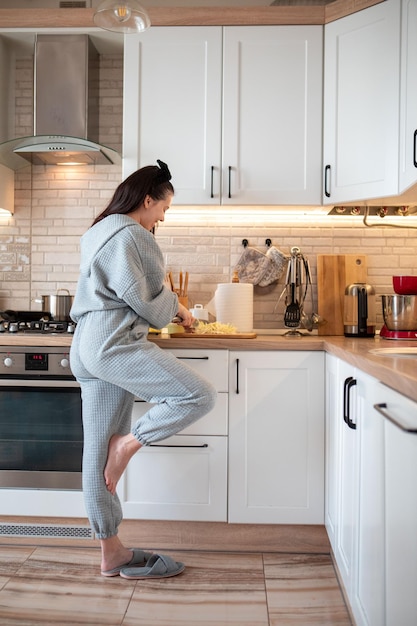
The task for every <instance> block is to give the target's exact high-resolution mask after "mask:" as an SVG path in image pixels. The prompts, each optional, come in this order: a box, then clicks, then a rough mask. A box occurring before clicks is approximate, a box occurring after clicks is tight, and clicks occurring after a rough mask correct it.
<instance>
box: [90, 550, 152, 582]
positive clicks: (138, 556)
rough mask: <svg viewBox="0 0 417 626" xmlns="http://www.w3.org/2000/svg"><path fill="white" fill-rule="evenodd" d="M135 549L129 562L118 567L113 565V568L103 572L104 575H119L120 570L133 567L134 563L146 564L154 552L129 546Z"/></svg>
mask: <svg viewBox="0 0 417 626" xmlns="http://www.w3.org/2000/svg"><path fill="white" fill-rule="evenodd" d="M129 549H130V550H132V551H133V556H132V558H131V559H130V561H129V563H123V564H122V565H119V566H118V567H113V569H108V570H105V571H104V572H103V571H102V572H101V575H102V576H118V575H119V574H120V571H121V570H122V568H124V567H133V566H134V565H142V566H143V565H146V564H147V563H148V561H149V559H150V558H151V556H152V552H145V551H144V550H140V549H139V548H129Z"/></svg>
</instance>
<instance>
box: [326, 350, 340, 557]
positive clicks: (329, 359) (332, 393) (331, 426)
mask: <svg viewBox="0 0 417 626" xmlns="http://www.w3.org/2000/svg"><path fill="white" fill-rule="evenodd" d="M338 363H339V360H338V359H337V358H336V357H335V356H333V355H331V354H326V463H325V468H326V481H325V485H326V494H325V525H326V530H327V534H328V536H329V540H330V543H331V545H332V548H333V550H335V549H336V537H337V529H338V525H339V517H338V504H339V476H340V466H339V461H340V452H339V439H340V438H339V431H340V428H341V424H340V419H339V418H340V416H341V414H342V405H341V400H340V397H341V392H340V389H339V368H338Z"/></svg>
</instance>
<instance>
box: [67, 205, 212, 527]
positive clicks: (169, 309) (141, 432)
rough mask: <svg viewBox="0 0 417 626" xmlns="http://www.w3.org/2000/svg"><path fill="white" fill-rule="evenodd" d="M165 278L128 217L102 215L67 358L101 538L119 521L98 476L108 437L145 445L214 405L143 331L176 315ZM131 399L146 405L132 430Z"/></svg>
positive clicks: (85, 259)
mask: <svg viewBox="0 0 417 626" xmlns="http://www.w3.org/2000/svg"><path fill="white" fill-rule="evenodd" d="M164 277H165V268H164V263H163V257H162V253H161V250H160V248H159V246H158V244H157V243H156V241H155V238H154V236H153V234H152V233H150V232H149V231H147V230H146V229H145V228H143V227H142V226H140V225H139V224H138V223H137V222H136V221H135V220H133V219H132V218H131V217H129V216H128V215H119V214H118V215H109V216H108V217H106V218H104V219H103V220H101V221H100V222H98V223H97V224H95V225H94V226H93V227H91V228H90V229H89V230H88V231H87V232H86V233H85V234H84V235H83V237H82V238H81V265H80V277H79V282H78V286H77V291H76V294H75V298H74V303H73V307H72V309H71V318H72V319H73V320H74V321H75V322H77V326H76V329H75V334H74V339H73V342H72V346H71V354H70V358H71V369H72V371H73V373H74V376H75V377H76V378H77V380H78V382H79V383H80V386H81V394H82V410H83V427H84V453H83V491H84V498H85V504H86V510H87V514H88V517H89V519H90V522H91V524H92V527H93V530H94V531H95V533H96V535H97V537H98V538H99V539H105V538H108V537H111V536H113V535H115V534H117V529H118V526H119V524H120V522H121V520H122V510H121V505H120V501H119V498H118V496H117V494H116V495H114V496H113V495H112V494H111V493H110V492H109V491H108V490H107V487H106V485H105V482H104V475H103V472H104V467H105V464H106V460H107V453H108V444H109V440H110V438H111V437H112V435H113V434H115V433H118V434H120V435H125V434H127V433H129V432H132V434H133V435H134V436H135V437H136V439H137V440H138V441H139V442H140V443H141V444H142V445H145V446H146V445H148V444H150V443H151V442H153V441H158V440H161V439H165V438H167V437H170V436H171V435H174V434H176V433H177V432H179V431H180V430H183V429H184V428H185V427H186V426H188V425H189V424H191V423H192V422H194V421H196V420H197V419H199V418H200V417H202V416H203V415H205V414H206V413H207V412H208V411H210V410H211V409H212V408H213V406H214V402H215V398H216V392H215V390H214V389H213V387H212V386H211V385H210V384H209V383H208V382H207V381H205V380H204V379H203V378H201V377H200V376H199V375H197V374H196V372H195V371H193V370H192V369H191V368H190V367H188V366H187V365H186V364H184V363H183V362H181V361H178V359H176V358H175V357H174V356H173V355H172V354H171V353H169V352H168V351H165V350H162V349H160V348H159V347H158V346H156V345H155V344H153V343H151V342H149V341H148V340H147V335H148V329H149V326H152V327H154V328H162V327H163V326H166V324H168V323H169V322H170V321H171V320H172V318H173V317H174V316H175V315H176V313H177V311H178V298H177V295H176V294H175V293H173V292H172V291H170V290H169V289H167V288H166V287H165V286H164V285H163V281H164ZM135 397H138V398H140V399H142V400H145V401H146V402H149V403H151V404H152V407H151V408H150V409H149V411H148V412H147V413H145V415H143V416H142V417H141V418H140V419H139V420H138V421H137V422H136V424H133V425H132V424H131V415H132V408H133V402H134V399H135ZM139 454H140V452H139ZM138 480H147V481H149V480H152V476H138Z"/></svg>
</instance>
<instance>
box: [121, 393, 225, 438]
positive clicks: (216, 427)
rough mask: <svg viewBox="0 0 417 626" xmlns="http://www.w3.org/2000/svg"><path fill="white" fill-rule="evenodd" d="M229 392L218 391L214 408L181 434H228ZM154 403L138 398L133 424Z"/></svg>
mask: <svg viewBox="0 0 417 626" xmlns="http://www.w3.org/2000/svg"><path fill="white" fill-rule="evenodd" d="M227 401H228V394H227V393H218V394H217V400H216V404H215V406H214V408H213V409H212V410H211V411H210V412H209V413H207V414H206V415H204V417H202V418H200V419H199V420H197V421H196V422H194V424H191V426H188V427H187V428H185V429H184V430H183V431H181V434H184V435H185V434H186V435H227V425H228V419H227V411H228V402H227ZM151 406H152V404H150V403H149V402H144V401H143V400H136V401H135V403H134V405H133V413H132V424H134V423H135V422H136V421H137V420H138V419H139V418H140V417H142V415H144V414H145V413H146V411H148V410H149V409H150V407H151Z"/></svg>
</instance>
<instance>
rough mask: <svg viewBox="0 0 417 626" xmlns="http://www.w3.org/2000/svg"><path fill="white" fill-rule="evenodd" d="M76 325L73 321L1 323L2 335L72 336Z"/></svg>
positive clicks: (5, 321) (6, 321)
mask: <svg viewBox="0 0 417 626" xmlns="http://www.w3.org/2000/svg"><path fill="white" fill-rule="evenodd" d="M74 330H75V324H74V322H72V321H67V320H63V321H59V320H39V319H37V320H32V321H28V320H18V319H17V320H13V321H12V320H2V321H0V333H11V334H15V333H25V334H30V335H57V334H62V333H68V334H72V333H73V332H74Z"/></svg>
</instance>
